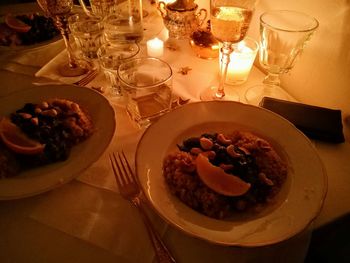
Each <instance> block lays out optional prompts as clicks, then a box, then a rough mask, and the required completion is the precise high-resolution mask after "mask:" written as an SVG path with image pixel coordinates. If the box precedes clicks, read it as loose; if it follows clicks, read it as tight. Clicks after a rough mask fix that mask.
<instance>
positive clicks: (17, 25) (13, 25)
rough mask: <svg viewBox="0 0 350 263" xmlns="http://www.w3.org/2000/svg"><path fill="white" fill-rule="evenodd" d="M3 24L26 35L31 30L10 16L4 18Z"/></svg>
mask: <svg viewBox="0 0 350 263" xmlns="http://www.w3.org/2000/svg"><path fill="white" fill-rule="evenodd" d="M5 23H6V25H7V26H8V27H9V28H12V29H13V30H15V31H16V32H21V33H26V32H28V31H29V30H30V29H31V28H32V27H31V26H29V25H27V24H26V23H24V22H22V21H21V20H19V19H17V18H16V17H15V16H13V15H11V14H7V15H6V16H5Z"/></svg>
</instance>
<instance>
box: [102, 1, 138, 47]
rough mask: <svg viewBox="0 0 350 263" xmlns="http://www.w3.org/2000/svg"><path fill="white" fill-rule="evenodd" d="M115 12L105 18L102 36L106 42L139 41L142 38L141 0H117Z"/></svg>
mask: <svg viewBox="0 0 350 263" xmlns="http://www.w3.org/2000/svg"><path fill="white" fill-rule="evenodd" d="M116 8H117V12H116V13H114V14H111V15H109V16H107V17H106V18H105V22H104V24H105V25H104V38H105V40H106V42H109V43H116V42H119V41H134V42H136V43H138V42H140V41H141V40H142V38H143V25H142V22H143V11H142V0H130V1H121V2H118V5H117V7H116Z"/></svg>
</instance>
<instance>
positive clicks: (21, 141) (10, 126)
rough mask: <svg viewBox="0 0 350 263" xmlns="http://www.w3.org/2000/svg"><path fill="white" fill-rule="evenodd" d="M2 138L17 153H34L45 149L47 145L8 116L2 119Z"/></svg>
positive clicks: (0, 123)
mask: <svg viewBox="0 0 350 263" xmlns="http://www.w3.org/2000/svg"><path fill="white" fill-rule="evenodd" d="M0 138H1V140H2V141H3V143H4V144H5V145H6V146H7V148H9V149H10V150H12V151H13V152H15V153H20V154H26V155H33V154H39V153H42V152H43V151H44V148H45V145H44V144H41V143H39V142H37V141H35V140H33V139H31V138H29V137H28V136H27V135H26V134H25V133H24V132H22V130H21V129H20V128H19V127H18V126H17V125H15V124H14V123H12V122H11V121H10V120H9V119H8V118H2V119H1V120H0Z"/></svg>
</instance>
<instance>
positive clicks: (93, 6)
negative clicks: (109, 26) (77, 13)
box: [79, 0, 118, 17]
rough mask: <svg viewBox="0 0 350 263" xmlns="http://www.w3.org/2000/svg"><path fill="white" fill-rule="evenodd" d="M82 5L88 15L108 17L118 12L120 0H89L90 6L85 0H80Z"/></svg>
mask: <svg viewBox="0 0 350 263" xmlns="http://www.w3.org/2000/svg"><path fill="white" fill-rule="evenodd" d="M79 2H80V5H81V7H82V8H83V10H84V12H85V13H86V14H87V15H88V16H100V17H106V16H108V15H110V14H113V13H115V12H117V2H118V0H89V3H90V8H88V7H87V6H86V4H85V2H84V0H79Z"/></svg>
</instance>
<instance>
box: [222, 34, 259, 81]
mask: <svg viewBox="0 0 350 263" xmlns="http://www.w3.org/2000/svg"><path fill="white" fill-rule="evenodd" d="M248 41H251V42H252V43H249V42H248ZM258 47H259V46H258V43H257V42H256V41H255V40H253V39H249V40H243V41H241V42H240V43H238V44H236V45H235V46H234V51H233V52H232V54H231V55H230V63H229V65H228V68H227V75H226V81H225V82H226V83H227V84H231V85H237V84H242V83H244V82H245V81H246V80H247V79H248V76H249V73H250V70H251V68H252V66H253V63H254V60H255V56H256V54H257V51H258ZM221 56H222V54H221V52H220V60H221Z"/></svg>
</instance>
